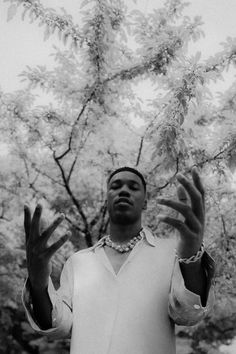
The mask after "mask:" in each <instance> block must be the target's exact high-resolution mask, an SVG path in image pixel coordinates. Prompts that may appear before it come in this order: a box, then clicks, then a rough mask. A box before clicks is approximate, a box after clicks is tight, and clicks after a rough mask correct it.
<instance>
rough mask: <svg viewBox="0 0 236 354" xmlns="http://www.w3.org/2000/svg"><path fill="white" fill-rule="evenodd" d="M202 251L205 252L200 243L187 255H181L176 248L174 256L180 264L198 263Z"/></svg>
mask: <svg viewBox="0 0 236 354" xmlns="http://www.w3.org/2000/svg"><path fill="white" fill-rule="evenodd" d="M204 252H205V249H204V244H203V243H202V244H201V246H200V248H199V249H198V251H197V252H195V253H194V254H192V255H190V256H187V257H183V256H181V255H180V254H179V253H178V251H177V250H176V258H177V260H178V262H179V263H181V264H197V263H198V264H200V263H201V259H202V256H203V254H204Z"/></svg>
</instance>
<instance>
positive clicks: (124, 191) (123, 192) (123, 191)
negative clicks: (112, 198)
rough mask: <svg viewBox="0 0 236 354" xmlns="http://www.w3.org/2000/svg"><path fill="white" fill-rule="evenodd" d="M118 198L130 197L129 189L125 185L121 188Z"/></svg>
mask: <svg viewBox="0 0 236 354" xmlns="http://www.w3.org/2000/svg"><path fill="white" fill-rule="evenodd" d="M119 196H121V197H129V196H130V192H129V188H128V187H127V186H126V185H123V186H122V188H121V189H120V192H119Z"/></svg>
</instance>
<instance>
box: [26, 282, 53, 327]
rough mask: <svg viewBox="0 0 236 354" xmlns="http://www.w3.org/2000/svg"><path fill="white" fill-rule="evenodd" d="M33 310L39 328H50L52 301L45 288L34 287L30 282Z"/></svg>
mask: <svg viewBox="0 0 236 354" xmlns="http://www.w3.org/2000/svg"><path fill="white" fill-rule="evenodd" d="M30 294H31V297H32V303H33V312H34V316H35V319H36V321H37V322H38V324H39V326H40V328H41V329H43V330H46V329H49V328H52V303H51V300H50V298H49V295H48V290H47V288H44V289H36V288H33V287H32V286H31V284H30Z"/></svg>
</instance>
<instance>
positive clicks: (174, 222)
mask: <svg viewBox="0 0 236 354" xmlns="http://www.w3.org/2000/svg"><path fill="white" fill-rule="evenodd" d="M158 220H159V221H162V222H164V223H166V224H168V225H170V226H172V227H174V228H175V229H177V230H178V231H179V232H180V234H181V235H183V236H184V237H186V238H189V235H190V234H192V235H193V237H194V234H193V232H192V231H191V230H190V229H189V228H188V226H187V225H186V224H185V223H184V222H183V221H181V220H179V219H175V218H171V217H170V216H164V215H159V216H158Z"/></svg>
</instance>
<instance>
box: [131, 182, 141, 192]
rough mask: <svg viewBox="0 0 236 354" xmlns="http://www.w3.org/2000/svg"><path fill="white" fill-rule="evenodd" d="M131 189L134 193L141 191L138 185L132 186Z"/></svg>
mask: <svg viewBox="0 0 236 354" xmlns="http://www.w3.org/2000/svg"><path fill="white" fill-rule="evenodd" d="M130 189H132V190H133V191H137V190H139V185H138V184H136V183H135V184H132V185H131V186H130Z"/></svg>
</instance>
